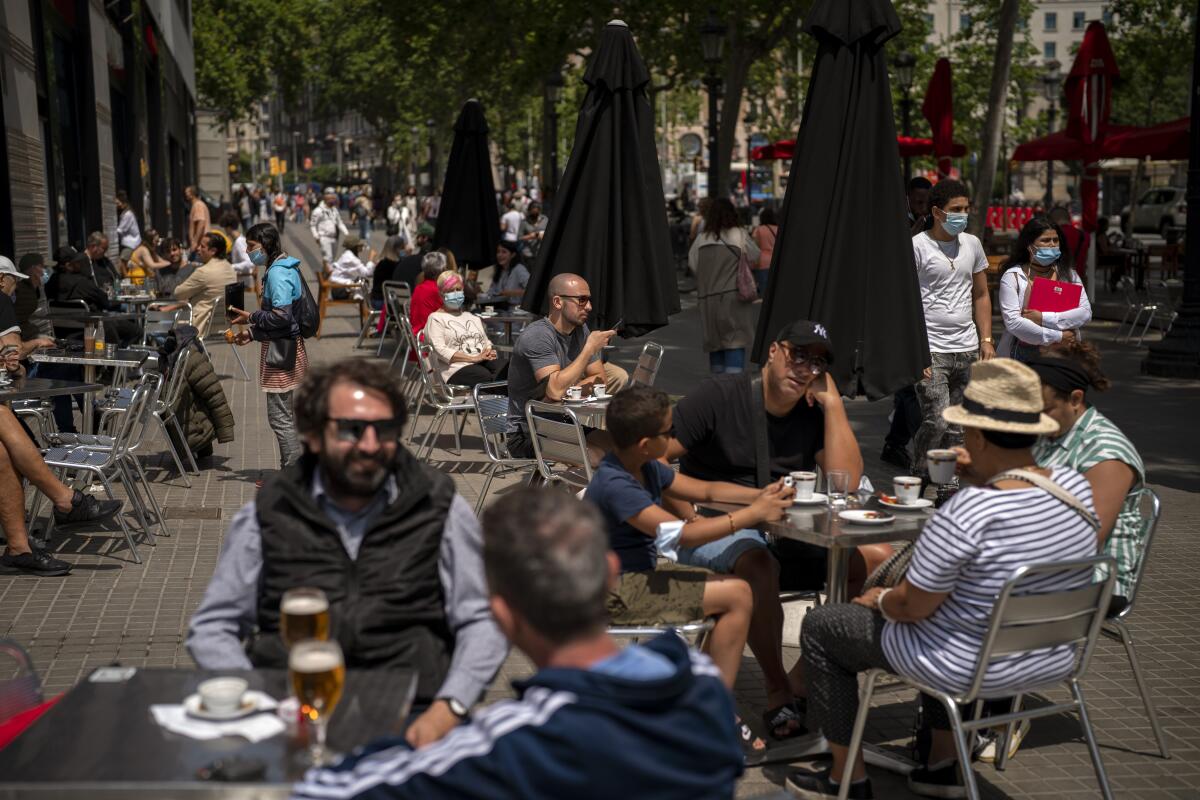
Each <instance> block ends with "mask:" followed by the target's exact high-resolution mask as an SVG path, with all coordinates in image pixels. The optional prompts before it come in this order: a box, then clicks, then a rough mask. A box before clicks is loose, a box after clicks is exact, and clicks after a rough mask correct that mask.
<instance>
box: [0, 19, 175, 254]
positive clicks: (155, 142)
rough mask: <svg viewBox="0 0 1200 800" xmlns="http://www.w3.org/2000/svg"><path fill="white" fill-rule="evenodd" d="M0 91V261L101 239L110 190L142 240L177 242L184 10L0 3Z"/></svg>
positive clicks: (111, 216) (109, 221) (111, 215)
mask: <svg viewBox="0 0 1200 800" xmlns="http://www.w3.org/2000/svg"><path fill="white" fill-rule="evenodd" d="M0 89H2V92H3V98H2V100H3V102H2V103H0V122H2V130H3V133H4V135H3V136H2V137H0V162H2V166H0V192H3V193H6V194H5V196H3V197H0V200H7V201H8V202H7V203H4V208H2V209H0V252H2V253H4V254H6V255H14V256H19V255H20V254H22V253H27V252H40V253H43V254H45V255H49V254H50V253H52V252H53V251H54V249H55V248H57V247H59V246H62V245H66V244H70V245H73V246H76V247H79V246H81V245H82V244H83V240H84V239H85V238H86V236H87V234H88V233H90V232H91V231H96V230H101V231H105V232H107V233H108V234H109V236H110V239H111V238H112V233H113V231H114V229H115V228H116V207H115V203H114V194H115V193H116V191H118V190H123V191H125V192H127V193H128V194H129V198H130V204H131V205H132V207H133V209H134V212H135V214H136V215H137V217H138V220H139V222H140V223H141V226H142V228H143V229H145V228H147V227H154V228H156V229H158V230H159V231H160V232H161V233H163V234H164V235H167V234H173V235H182V234H183V233H184V232H185V231H186V224H187V212H186V209H185V207H184V201H183V188H184V186H186V185H188V184H189V183H192V182H193V181H194V180H195V175H196V155H195V154H196V134H195V129H196V124H195V97H196V85H195V68H194V56H193V49H192V30H191V4H190V0H6V1H5V2H4V3H0ZM111 246H112V247H113V249H114V250H115V247H116V242H115V241H113V242H111Z"/></svg>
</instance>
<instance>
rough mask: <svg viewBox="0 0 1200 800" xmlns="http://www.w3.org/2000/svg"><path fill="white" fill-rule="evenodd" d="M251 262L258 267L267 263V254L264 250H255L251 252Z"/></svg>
mask: <svg viewBox="0 0 1200 800" xmlns="http://www.w3.org/2000/svg"><path fill="white" fill-rule="evenodd" d="M250 263H251V264H253V265H254V266H256V267H261V266H263V265H264V264H266V263H267V254H266V253H265V252H263V251H262V250H255V251H254V252H252V253H250Z"/></svg>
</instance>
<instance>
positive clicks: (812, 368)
mask: <svg viewBox="0 0 1200 800" xmlns="http://www.w3.org/2000/svg"><path fill="white" fill-rule="evenodd" d="M783 355H784V358H786V359H787V361H788V365H789V366H790V367H791V368H792V369H793V370H796V371H801V372H802V371H806V370H807V371H808V372H810V373H812V374H813V375H820V374H822V373H823V372H825V371H826V370H827V369H829V362H828V361H826V360H825V358H824V356H814V355H809V354H808V353H805V352H803V351H801V352H799V353H797V352H795V351H793V350H792V349H791V348H789V347H784V348H783Z"/></svg>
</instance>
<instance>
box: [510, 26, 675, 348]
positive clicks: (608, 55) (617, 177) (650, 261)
mask: <svg viewBox="0 0 1200 800" xmlns="http://www.w3.org/2000/svg"><path fill="white" fill-rule="evenodd" d="M649 80H650V73H649V72H648V71H647V70H646V65H645V63H644V62H643V61H642V57H641V55H640V54H639V53H638V49H637V45H636V44H635V43H634V41H633V34H632V33H630V32H629V27H628V26H627V25H626V24H625V23H624V22H620V21H616V20H614V21H613V22H610V23H608V25H606V26H605V27H604V33H603V34H602V35H601V37H600V46H599V47H598V48H597V49H596V51H595V53H594V54H593V55H592V58H591V61H590V62H589V63H588V68H587V71H586V72H585V73H584V76H583V81H584V83H586V84H587V86H588V91H587V95H586V96H585V97H584V99H583V105H582V107H580V109H579V121H578V122H577V123H576V125H575V144H574V147H573V148H572V150H571V158H570V160H569V161H568V162H567V168H566V170H565V171H564V173H563V177H562V182H561V184H560V186H559V189H558V195H557V196H556V197H555V200H554V209H553V211H552V213H551V214H550V224H549V227H548V228H547V229H546V235H545V238H543V240H542V246H541V249H540V250H539V251H538V257H537V261H536V263H535V264H534V267H533V269H532V274H531V276H530V279H529V284H528V286H527V287H526V289H525V299H524V301H523V302H522V304H521V305H522V306H523V307H524V308H526V309H528V310H529V311H533V312H535V313H546V311H547V309H548V307H549V296H548V294H547V288H548V286H549V284H550V279H551V278H552V277H553V276H555V275H557V274H559V273H562V272H574V273H576V274H578V275H582V276H583V277H584V278H586V279H587V282H588V285H589V287H590V288H591V292H592V298H593V300H592V315H591V318H590V320H589V326H590V327H592V328H595V329H599V328H603V327H605V326H608V325H613V324H615V323H617V322H618V321H620V320H621V319H624V320H625V326H624V328H623V330H622V335H623V336H641V335H643V334H645V333H648V332H650V331H652V330H654V329H655V328H661V327H662V326H664V325H666V324H667V316H668V315H670V314H674V313H676V312H678V311H679V292H678V289H677V288H676V286H675V265H674V261H673V259H672V256H671V233H670V229H669V228H668V226H667V211H666V200H665V199H664V198H663V188H662V178H661V173H660V172H659V167H658V151H657V149H656V148H655V142H654V109H653V107H651V105H650V101H649V100H648V99H647V98H646V84H647V83H648V82H649Z"/></svg>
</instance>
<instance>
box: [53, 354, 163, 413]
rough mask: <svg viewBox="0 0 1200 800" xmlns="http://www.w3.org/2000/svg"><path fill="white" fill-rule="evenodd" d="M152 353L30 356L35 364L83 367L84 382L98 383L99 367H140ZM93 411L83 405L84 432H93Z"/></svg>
mask: <svg viewBox="0 0 1200 800" xmlns="http://www.w3.org/2000/svg"><path fill="white" fill-rule="evenodd" d="M149 357H150V353H149V352H148V351H146V350H117V351H116V354H115V355H114V356H113V357H112V358H109V357H108V356H107V355H105V354H104V353H97V352H91V353H85V352H83V351H82V350H79V351H75V350H40V351H38V352H36V353H33V354H32V355H30V356H29V358H30V360H31V361H33V363H35V364H76V365H78V366H82V367H83V382H84V383H95V382H96V368H97V367H126V368H132V367H140V366H141V365H142V364H145V363H146V359H147V358H149ZM92 416H93V409H92V404H91V403H84V404H83V430H84V431H85V432H88V433H90V432H91V431H92Z"/></svg>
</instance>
